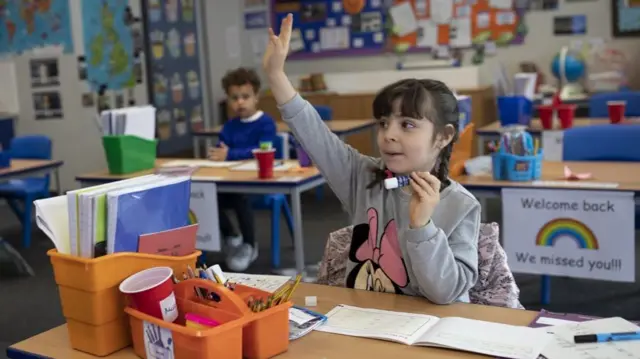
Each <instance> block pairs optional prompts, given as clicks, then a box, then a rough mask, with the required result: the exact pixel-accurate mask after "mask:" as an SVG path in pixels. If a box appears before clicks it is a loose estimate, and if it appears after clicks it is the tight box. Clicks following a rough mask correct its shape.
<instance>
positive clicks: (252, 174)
mask: <svg viewBox="0 0 640 359" xmlns="http://www.w3.org/2000/svg"><path fill="white" fill-rule="evenodd" d="M185 160H188V159H184V158H163V159H158V160H156V168H158V167H161V166H162V165H163V164H164V163H167V162H171V161H185ZM194 161H202V160H194ZM247 162H249V161H247ZM251 162H252V161H251ZM285 162H287V163H291V164H293V165H294V166H293V167H292V168H291V169H288V170H286V171H273V179H270V180H261V179H258V173H257V171H232V170H231V169H229V168H228V167H224V168H212V167H202V168H200V169H198V170H197V171H196V172H195V173H193V175H192V178H193V180H195V181H207V180H208V181H211V182H216V183H225V182H226V183H243V184H244V183H253V184H265V183H272V184H275V183H281V184H286V183H299V182H304V181H306V180H309V179H311V178H313V177H316V176H319V175H320V172H318V169H316V168H315V167H306V168H301V167H300V166H299V165H298V161H295V160H291V161H285ZM154 171H155V170H147V171H140V172H134V173H129V174H126V175H112V174H109V170H107V169H104V170H101V171H96V172H91V173H85V174H81V175H79V176H76V181H81V182H111V181H119V180H123V179H127V178H133V177H140V176H144V175H148V174H152V173H153V172H154Z"/></svg>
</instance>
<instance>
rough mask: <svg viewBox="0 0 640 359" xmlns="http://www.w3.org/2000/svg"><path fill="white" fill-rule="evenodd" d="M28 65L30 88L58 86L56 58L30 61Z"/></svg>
mask: <svg viewBox="0 0 640 359" xmlns="http://www.w3.org/2000/svg"><path fill="white" fill-rule="evenodd" d="M29 65H30V66H29V67H30V69H29V74H30V77H31V87H32V88H36V87H49V86H60V80H59V78H60V73H59V70H58V59H57V58H48V59H32V60H31V62H30V64H29Z"/></svg>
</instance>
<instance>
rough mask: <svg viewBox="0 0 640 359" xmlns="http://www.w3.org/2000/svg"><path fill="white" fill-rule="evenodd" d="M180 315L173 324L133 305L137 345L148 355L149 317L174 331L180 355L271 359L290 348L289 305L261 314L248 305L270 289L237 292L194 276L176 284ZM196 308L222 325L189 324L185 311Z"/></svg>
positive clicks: (202, 358) (203, 358)
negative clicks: (202, 293) (199, 291)
mask: <svg viewBox="0 0 640 359" xmlns="http://www.w3.org/2000/svg"><path fill="white" fill-rule="evenodd" d="M194 288H204V289H205V290H207V291H208V292H213V293H216V294H217V295H218V297H220V301H219V302H215V301H211V300H205V299H201V298H199V297H198V296H197V295H196V294H195V290H194ZM174 291H175V295H176V303H177V305H178V312H179V315H178V319H177V320H176V321H175V322H174V323H169V322H166V321H163V320H160V319H157V318H155V317H151V316H148V315H146V314H144V313H142V312H139V311H137V310H135V309H134V308H131V307H127V308H126V309H125V311H126V312H127V313H128V314H129V318H130V323H131V333H132V337H133V348H134V351H135V353H136V354H137V355H138V356H139V357H141V358H146V352H145V344H144V324H143V322H144V321H146V322H149V323H152V324H155V325H157V326H159V327H162V328H165V329H168V330H170V331H171V336H172V340H173V350H174V357H176V358H190V359H214V358H216V359H226V358H229V359H236V358H243V357H244V358H249V359H263V358H271V357H273V356H276V355H278V354H280V353H283V352H285V351H287V349H288V348H289V308H290V307H291V305H292V304H291V302H286V303H282V304H280V305H277V306H275V307H272V308H270V309H267V310H265V311H263V312H260V313H253V312H252V311H251V310H250V309H249V307H248V306H247V300H248V299H249V297H253V298H258V297H266V296H268V295H269V293H267V292H264V291H260V290H257V289H253V288H249V287H246V286H241V285H237V286H236V288H235V291H231V290H229V289H228V288H226V287H224V286H222V285H219V284H217V283H214V282H212V281H208V280H203V279H189V280H185V281H182V282H180V283H178V284H176V285H175V287H174ZM186 313H195V314H199V315H202V316H204V317H207V318H211V319H214V320H216V321H218V322H220V323H221V324H220V325H219V326H216V327H214V328H211V329H206V330H197V329H193V328H188V327H186V326H184V323H185V320H184V315H185V314H186Z"/></svg>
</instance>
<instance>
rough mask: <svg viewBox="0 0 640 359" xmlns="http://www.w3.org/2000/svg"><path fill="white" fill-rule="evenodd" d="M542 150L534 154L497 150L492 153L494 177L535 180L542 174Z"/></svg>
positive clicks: (502, 179) (504, 179) (523, 180)
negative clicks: (525, 154)
mask: <svg viewBox="0 0 640 359" xmlns="http://www.w3.org/2000/svg"><path fill="white" fill-rule="evenodd" d="M542 161H543V156H542V150H539V151H538V154H536V155H532V156H517V155H513V154H510V153H504V152H496V153H493V154H492V155H491V165H492V171H493V179H494V180H496V181H518V182H520V181H522V182H526V181H535V180H538V179H540V176H541V175H542Z"/></svg>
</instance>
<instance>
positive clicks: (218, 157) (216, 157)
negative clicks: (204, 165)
mask: <svg viewBox="0 0 640 359" xmlns="http://www.w3.org/2000/svg"><path fill="white" fill-rule="evenodd" d="M227 153H229V147H227V145H225V144H224V142H220V146H219V147H211V148H209V159H210V160H211V161H224V160H226V159H227Z"/></svg>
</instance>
